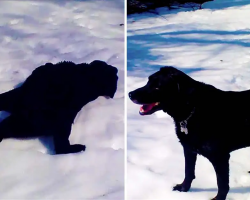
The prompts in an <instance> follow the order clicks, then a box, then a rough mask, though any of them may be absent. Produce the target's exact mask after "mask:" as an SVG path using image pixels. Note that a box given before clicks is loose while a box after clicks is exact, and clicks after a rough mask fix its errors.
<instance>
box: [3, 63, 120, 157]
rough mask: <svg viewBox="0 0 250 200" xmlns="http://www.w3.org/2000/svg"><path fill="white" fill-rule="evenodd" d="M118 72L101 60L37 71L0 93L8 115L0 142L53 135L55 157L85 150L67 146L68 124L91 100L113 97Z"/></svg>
mask: <svg viewBox="0 0 250 200" xmlns="http://www.w3.org/2000/svg"><path fill="white" fill-rule="evenodd" d="M117 72H118V70H117V68H115V67H113V66H110V65H107V64H106V63H105V62H102V61H93V62H92V63H90V64H84V63H83V64H74V63H73V62H66V61H64V62H60V63H57V64H52V63H46V64H45V65H43V66H40V67H38V68H36V69H35V70H34V71H33V72H32V74H31V75H30V76H29V77H28V78H27V79H26V80H25V82H24V83H23V84H22V85H21V86H20V87H19V88H15V89H13V90H11V91H8V92H6V93H3V94H0V110H1V111H7V112H10V113H11V115H10V116H9V117H7V118H6V119H4V120H3V121H2V122H1V123H0V141H1V140H2V139H3V138H9V137H15V138H22V137H33V136H42V135H52V136H53V137H54V145H55V152H56V154H66V153H76V152H80V151H84V150H85V145H80V144H75V145H70V143H69V140H68V138H69V135H70V132H71V125H72V123H73V122H74V119H75V116H76V115H77V113H78V112H79V111H80V110H81V108H82V107H83V106H84V105H86V104H87V103H89V102H90V101H93V100H95V99H96V98H98V97H99V96H108V97H111V98H113V97H114V94H115V92H116V89H117V80H118V77H117Z"/></svg>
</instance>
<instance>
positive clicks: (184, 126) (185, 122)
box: [180, 120, 188, 135]
mask: <svg viewBox="0 0 250 200" xmlns="http://www.w3.org/2000/svg"><path fill="white" fill-rule="evenodd" d="M180 125H181V132H184V133H185V134H186V135H187V134H188V129H187V121H186V120H184V121H182V122H180Z"/></svg>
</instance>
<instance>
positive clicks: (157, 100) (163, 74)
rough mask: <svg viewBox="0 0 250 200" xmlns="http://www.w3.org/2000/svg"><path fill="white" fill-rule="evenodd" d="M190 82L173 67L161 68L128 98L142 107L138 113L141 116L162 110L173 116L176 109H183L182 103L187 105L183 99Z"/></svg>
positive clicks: (187, 77) (188, 78)
mask: <svg viewBox="0 0 250 200" xmlns="http://www.w3.org/2000/svg"><path fill="white" fill-rule="evenodd" d="M190 80H193V79H191V78H190V77H189V76H187V75H186V74H184V73H183V72H181V71H179V70H177V69H175V68H174V67H162V68H161V69H160V70H159V71H158V72H156V73H154V74H152V75H151V76H149V78H148V82H147V84H146V85H145V86H143V87H141V88H138V89H136V90H134V91H132V92H130V93H129V98H130V99H131V100H132V101H133V102H134V103H136V104H140V105H142V107H141V108H140V111H139V113H140V114H141V115H150V114H152V113H154V112H156V111H159V110H163V111H164V112H167V113H168V114H169V115H171V116H173V115H175V113H176V112H178V108H179V109H183V107H185V106H183V103H184V101H185V103H187V104H188V101H187V100H186V99H185V97H186V93H188V92H190V91H189V89H187V88H189V86H188V85H190V82H191V81H190ZM190 88H191V87H190ZM181 101H183V102H181ZM185 108H186V107H185Z"/></svg>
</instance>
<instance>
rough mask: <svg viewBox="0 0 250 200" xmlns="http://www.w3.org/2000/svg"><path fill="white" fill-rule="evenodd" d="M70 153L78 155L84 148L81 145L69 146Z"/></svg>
mask: <svg viewBox="0 0 250 200" xmlns="http://www.w3.org/2000/svg"><path fill="white" fill-rule="evenodd" d="M70 149H71V153H78V152H81V151H85V150H86V146H85V145H82V144H73V145H70Z"/></svg>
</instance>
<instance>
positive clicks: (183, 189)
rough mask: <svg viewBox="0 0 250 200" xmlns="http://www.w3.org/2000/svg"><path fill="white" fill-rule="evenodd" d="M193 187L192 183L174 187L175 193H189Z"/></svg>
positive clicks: (185, 182)
mask: <svg viewBox="0 0 250 200" xmlns="http://www.w3.org/2000/svg"><path fill="white" fill-rule="evenodd" d="M190 187H191V182H188V183H187V181H183V183H181V184H177V185H176V186H174V187H173V191H179V192H187V191H188V190H189V189H190Z"/></svg>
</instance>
